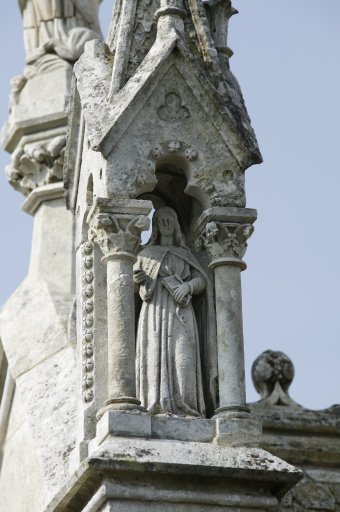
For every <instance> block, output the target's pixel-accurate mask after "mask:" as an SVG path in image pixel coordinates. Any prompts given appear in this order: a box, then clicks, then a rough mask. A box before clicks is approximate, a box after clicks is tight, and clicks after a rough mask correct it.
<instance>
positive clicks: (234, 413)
mask: <svg viewBox="0 0 340 512" xmlns="http://www.w3.org/2000/svg"><path fill="white" fill-rule="evenodd" d="M249 415H250V409H249V407H248V406H247V405H226V406H225V407H219V408H218V409H216V411H215V414H214V416H213V418H212V419H219V418H249Z"/></svg>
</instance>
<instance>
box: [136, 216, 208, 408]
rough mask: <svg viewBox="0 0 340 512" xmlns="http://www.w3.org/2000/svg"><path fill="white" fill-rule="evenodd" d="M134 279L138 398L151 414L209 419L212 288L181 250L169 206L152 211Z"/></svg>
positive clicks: (185, 250) (183, 246) (182, 242)
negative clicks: (148, 235) (136, 289)
mask: <svg viewBox="0 0 340 512" xmlns="http://www.w3.org/2000/svg"><path fill="white" fill-rule="evenodd" d="M134 281H135V283H136V284H137V285H138V287H139V295H140V297H141V299H142V301H143V303H142V308H141V312H140V315H139V321H138V331H137V348H136V381H137V385H136V387H137V397H138V398H139V399H140V401H141V404H142V406H143V407H145V408H146V409H147V410H148V411H149V412H150V414H167V415H175V416H182V417H183V416H184V417H185V416H191V417H203V418H204V417H206V416H209V415H210V414H212V412H213V411H214V409H215V407H216V403H215V402H216V378H217V354H216V332H215V329H216V327H215V316H214V306H213V296H212V288H211V284H210V282H209V279H208V277H207V275H206V273H205V272H204V270H203V269H202V267H201V266H200V264H199V263H198V261H197V260H196V259H195V258H194V256H193V255H192V254H191V252H190V251H189V249H188V247H187V246H186V244H185V240H184V236H183V233H182V231H181V228H180V226H179V222H178V219H177V214H176V212H175V211H174V210H173V209H172V208H168V207H163V208H160V209H159V210H157V211H156V213H155V215H154V217H153V230H152V235H151V239H150V241H149V243H148V244H147V245H146V246H145V248H144V249H143V250H142V251H141V252H140V253H139V256H138V260H137V262H136V264H135V267H134Z"/></svg>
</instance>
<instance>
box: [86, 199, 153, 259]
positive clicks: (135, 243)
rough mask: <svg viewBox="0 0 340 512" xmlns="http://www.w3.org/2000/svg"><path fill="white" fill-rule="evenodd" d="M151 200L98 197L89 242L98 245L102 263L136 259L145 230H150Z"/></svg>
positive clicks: (90, 216)
mask: <svg viewBox="0 0 340 512" xmlns="http://www.w3.org/2000/svg"><path fill="white" fill-rule="evenodd" d="M151 210H152V203H151V201H140V200H123V199H121V200H119V199H115V200H112V199H106V198H96V200H95V203H94V205H93V207H92V208H91V210H90V212H89V215H88V223H89V226H90V229H89V240H90V241H91V242H95V243H97V244H98V245H99V247H100V248H101V250H102V253H103V254H104V257H103V259H102V261H103V262H107V261H108V260H110V259H114V258H128V259H132V260H134V259H135V254H136V252H137V250H138V247H139V245H140V242H141V240H140V237H141V233H142V232H143V231H146V230H147V229H149V226H150V220H149V218H148V214H149V213H150V212H151Z"/></svg>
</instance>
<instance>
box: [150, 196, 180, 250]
mask: <svg viewBox="0 0 340 512" xmlns="http://www.w3.org/2000/svg"><path fill="white" fill-rule="evenodd" d="M162 237H167V238H170V237H172V245H176V246H178V247H186V244H185V239H184V235H183V233H182V230H181V227H180V225H179V222H178V217H177V213H176V212H175V210H174V209H173V208H170V207H168V206H164V207H162V208H159V209H158V210H156V212H155V214H154V216H153V219H152V235H151V238H150V242H149V243H148V245H161V238H162Z"/></svg>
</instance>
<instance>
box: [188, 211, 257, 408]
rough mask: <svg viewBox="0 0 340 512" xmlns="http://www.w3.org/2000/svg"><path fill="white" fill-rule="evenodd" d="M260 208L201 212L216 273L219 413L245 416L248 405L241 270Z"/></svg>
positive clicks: (203, 238)
mask: <svg viewBox="0 0 340 512" xmlns="http://www.w3.org/2000/svg"><path fill="white" fill-rule="evenodd" d="M255 219H256V210H250V209H238V208H211V209H209V210H206V211H205V212H203V214H202V215H201V217H200V219H199V220H198V223H197V228H198V230H199V232H200V233H201V236H200V238H199V241H200V245H201V247H202V246H204V247H205V248H206V249H207V250H208V252H209V255H210V258H211V263H210V265H209V267H210V268H211V269H212V270H213V272H214V282H215V306H216V327H217V349H218V374H219V398H220V404H219V408H218V409H217V410H216V413H215V414H216V415H217V416H219V417H221V416H222V417H223V416H236V417H242V416H244V415H245V414H247V413H248V412H249V409H248V407H247V405H246V390H245V372H244V347H243V321H242V292H241V271H242V270H245V268H246V264H245V262H244V261H243V259H242V257H243V255H244V254H245V251H246V247H247V239H248V238H249V237H250V236H251V234H252V233H253V230H254V228H253V226H252V224H253V222H254V221H255Z"/></svg>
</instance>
